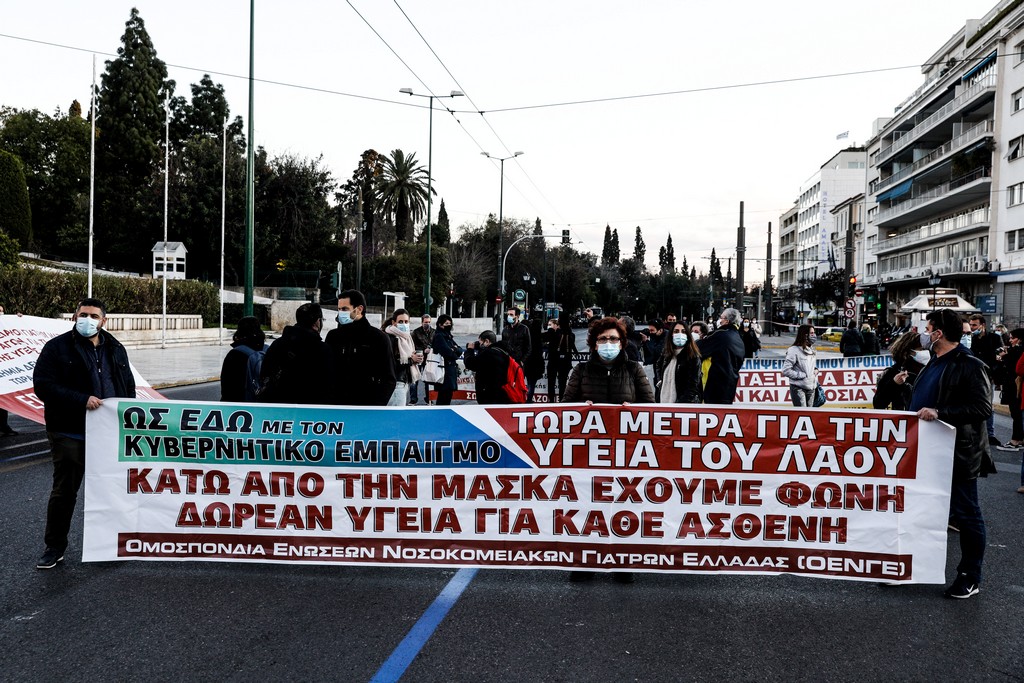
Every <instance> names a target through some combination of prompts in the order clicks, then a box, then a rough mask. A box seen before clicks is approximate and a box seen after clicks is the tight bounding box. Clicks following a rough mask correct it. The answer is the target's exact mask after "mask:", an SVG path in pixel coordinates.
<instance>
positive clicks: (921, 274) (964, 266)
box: [878, 256, 991, 285]
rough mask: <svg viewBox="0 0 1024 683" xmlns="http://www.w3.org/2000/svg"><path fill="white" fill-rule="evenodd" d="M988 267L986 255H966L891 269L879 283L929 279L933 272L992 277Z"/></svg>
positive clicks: (882, 276) (950, 276)
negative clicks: (923, 264)
mask: <svg viewBox="0 0 1024 683" xmlns="http://www.w3.org/2000/svg"><path fill="white" fill-rule="evenodd" d="M988 269H989V261H988V259H987V258H985V257H984V256H965V257H963V258H950V259H946V260H945V261H941V262H939V263H935V264H932V265H929V266H919V265H918V266H913V267H911V268H898V269H894V270H889V271H886V272H884V273H882V274H881V275H880V276H879V277H878V283H879V284H882V285H884V284H886V283H887V282H899V283H900V284H908V283H910V284H912V283H913V282H914V281H915V280H927V279H928V278H929V277H931V275H932V273H934V274H935V275H941V276H942V277H943V278H955V279H966V278H977V277H979V276H981V277H991V276H990V275H989V272H988Z"/></svg>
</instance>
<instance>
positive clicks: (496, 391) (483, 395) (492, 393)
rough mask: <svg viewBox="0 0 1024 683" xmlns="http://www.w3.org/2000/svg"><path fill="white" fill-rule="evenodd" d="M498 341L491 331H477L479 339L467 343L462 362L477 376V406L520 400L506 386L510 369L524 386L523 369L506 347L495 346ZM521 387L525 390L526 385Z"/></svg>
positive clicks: (519, 401) (518, 401) (520, 401)
mask: <svg viewBox="0 0 1024 683" xmlns="http://www.w3.org/2000/svg"><path fill="white" fill-rule="evenodd" d="M497 340H498V338H497V336H496V335H495V334H494V332H492V331H491V330H484V331H483V332H481V333H480V336H479V337H478V341H476V342H470V343H469V344H466V353H465V355H464V356H463V361H464V362H465V363H466V368H467V369H469V370H472V371H473V373H474V374H475V375H476V402H477V403H479V404H480V405H502V404H506V403H522V402H523V401H522V400H513V398H512V397H511V396H509V391H508V389H507V388H506V385H507V384H508V383H509V382H508V379H509V375H510V370H511V371H512V373H513V374H514V377H522V380H521V381H522V382H523V384H524V385H525V381H526V380H525V376H523V371H522V368H521V367H519V364H518V363H516V361H515V359H514V358H512V357H511V356H509V355H508V352H507V351H505V349H503V348H501V347H500V346H497V345H496V342H497ZM516 381H519V380H515V379H514V380H513V384H515V383H516ZM521 388H522V391H523V392H525V386H522V387H521ZM513 393H515V392H514V391H513Z"/></svg>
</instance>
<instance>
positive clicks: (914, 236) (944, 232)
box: [872, 206, 989, 255]
mask: <svg viewBox="0 0 1024 683" xmlns="http://www.w3.org/2000/svg"><path fill="white" fill-rule="evenodd" d="M988 226H989V207H988V206H983V207H980V208H978V209H975V210H974V211H969V212H967V213H961V214H957V215H956V216H949V217H948V218H943V219H941V220H937V221H935V222H933V223H928V224H927V225H922V226H920V227H918V228H914V229H913V230H908V231H907V232H904V233H902V234H899V235H895V236H893V237H890V238H889V239H886V240H880V241H879V242H877V243H876V244H875V246H874V247H873V249H872V251H873V252H874V253H875V254H878V255H881V254H885V253H888V252H890V251H894V250H899V249H902V248H903V247H905V246H907V245H909V244H914V245H918V244H921V243H924V242H930V241H933V240H936V239H939V238H941V237H946V236H949V235H952V234H955V233H960V232H970V231H971V230H975V229H977V228H987V227H988Z"/></svg>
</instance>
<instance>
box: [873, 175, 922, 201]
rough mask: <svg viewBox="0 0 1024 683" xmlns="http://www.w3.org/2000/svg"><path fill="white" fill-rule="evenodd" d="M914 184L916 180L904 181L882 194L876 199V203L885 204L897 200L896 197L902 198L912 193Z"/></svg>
mask: <svg viewBox="0 0 1024 683" xmlns="http://www.w3.org/2000/svg"><path fill="white" fill-rule="evenodd" d="M913 184H914V179H913V178H911V179H910V180H904V181H903V182H902V183H900V184H899V185H897V186H896V187H894V188H892V189H889V190H886V191H885V192H883V193H882V194H880V195H878V196H877V197H875V201H876V202H884V201H888V200H890V199H896V197H902V196H903V195H905V194H906V193H908V192H910V187H911V186H912V185H913Z"/></svg>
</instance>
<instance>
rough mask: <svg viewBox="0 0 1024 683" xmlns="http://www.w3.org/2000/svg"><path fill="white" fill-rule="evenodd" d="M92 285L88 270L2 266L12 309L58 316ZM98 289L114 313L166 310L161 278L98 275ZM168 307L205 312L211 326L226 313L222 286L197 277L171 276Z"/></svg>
mask: <svg viewBox="0 0 1024 683" xmlns="http://www.w3.org/2000/svg"><path fill="white" fill-rule="evenodd" d="M87 287H88V280H87V277H86V275H85V273H71V272H63V271H50V270H40V269H38V268H26V267H21V268H11V269H8V270H4V271H0V304H3V306H4V308H5V309H6V311H7V312H8V313H16V312H19V313H24V314H26V315H38V316H41V317H43V318H56V317H58V316H60V314H61V313H72V312H74V310H75V307H76V306H77V305H78V302H79V301H80V300H82V299H84V298H85V295H86V289H87ZM92 294H93V296H94V297H96V298H97V299H101V300H102V301H103V302H104V303H105V304H106V305H107V312H108V313H148V314H155V313H161V312H162V311H163V284H162V283H161V281H160V280H152V279H142V278H134V277H112V276H109V275H93V280H92ZM167 312H168V313H169V314H174V315H201V316H203V325H204V326H205V327H216V326H217V322H218V318H219V317H220V300H219V299H218V297H217V287H216V286H214V285H212V284H209V283H207V282H198V281H196V280H169V281H168V282H167Z"/></svg>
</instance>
